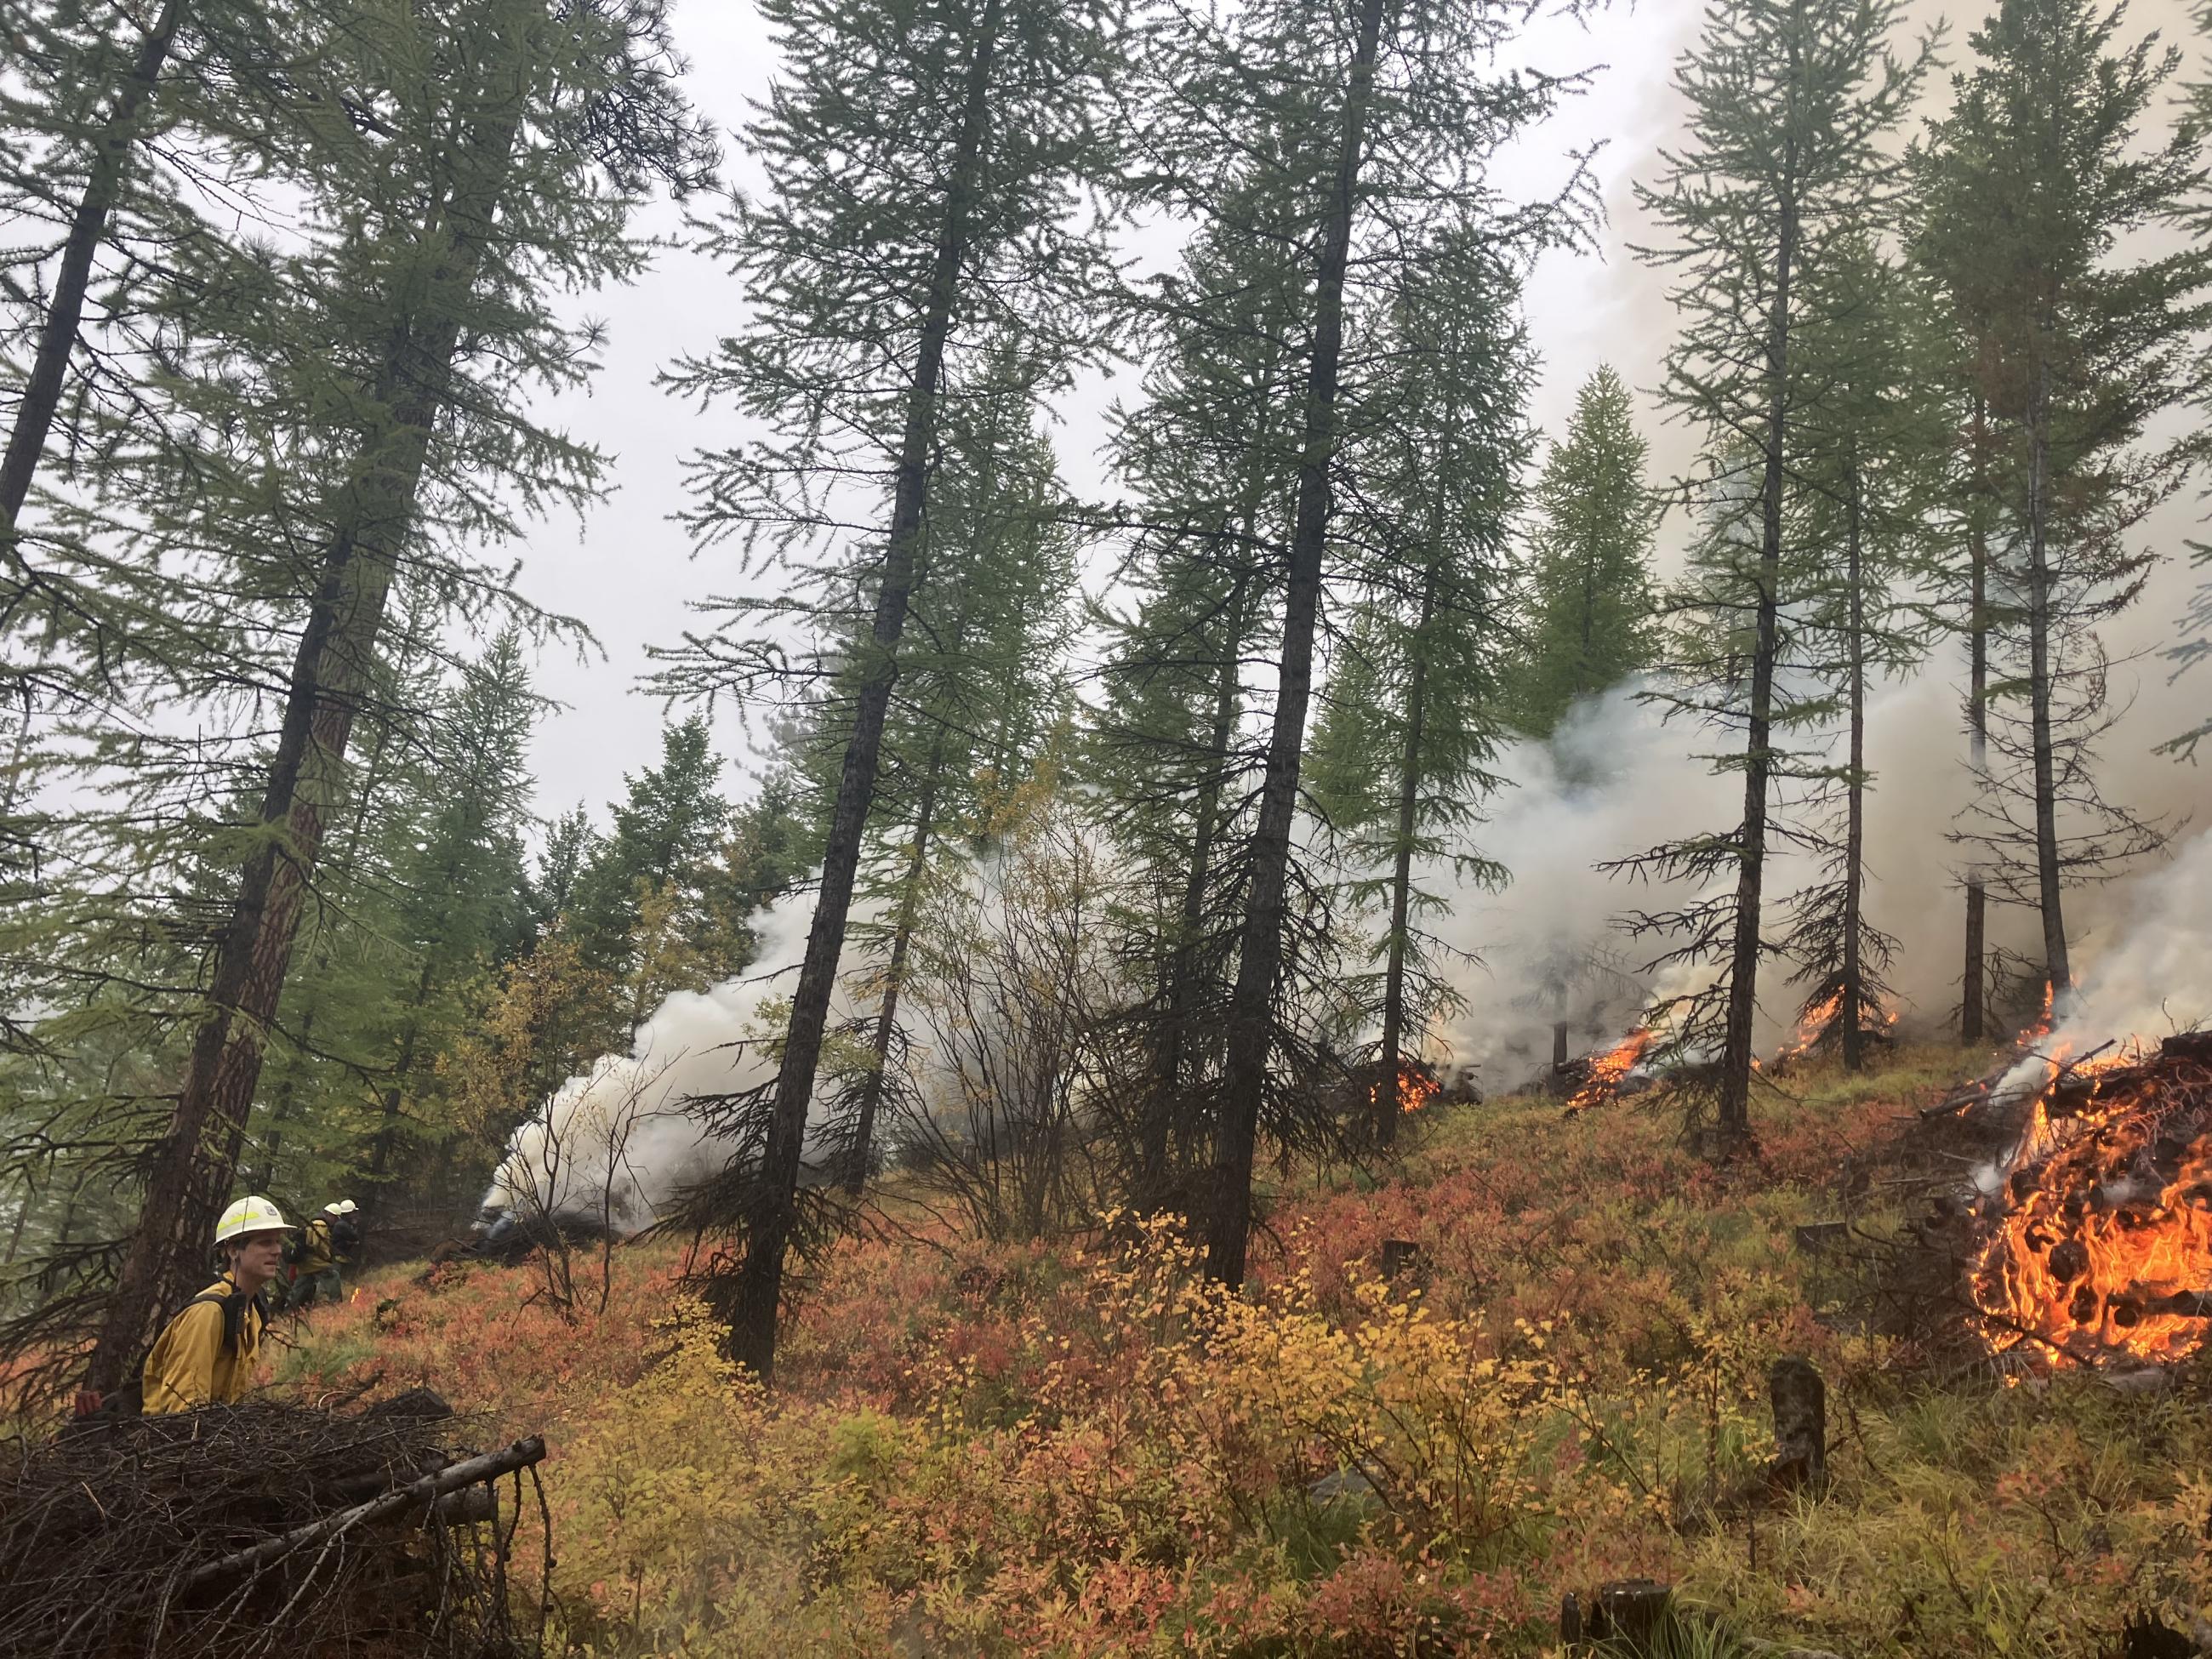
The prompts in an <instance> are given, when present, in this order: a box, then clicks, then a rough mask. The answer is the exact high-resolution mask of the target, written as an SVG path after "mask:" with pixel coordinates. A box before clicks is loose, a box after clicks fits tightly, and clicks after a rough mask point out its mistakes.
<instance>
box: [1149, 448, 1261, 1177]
mask: <svg viewBox="0 0 2212 1659" xmlns="http://www.w3.org/2000/svg"><path fill="white" fill-rule="evenodd" d="M1258 494H1259V492H1258V490H1257V489H1254V490H1252V491H1251V492H1250V493H1249V495H1248V496H1247V501H1246V506H1245V508H1244V512H1243V532H1242V533H1243V541H1242V543H1241V544H1240V545H1241V547H1242V548H1248V549H1249V547H1250V545H1251V542H1252V532H1253V529H1254V526H1255V524H1256V523H1257V521H1258V518H1259V504H1258ZM1239 556H1240V557H1242V556H1243V553H1242V552H1241V551H1240V553H1239ZM1250 580H1251V577H1250V576H1249V574H1247V573H1244V572H1242V571H1240V572H1239V573H1238V574H1237V579H1236V580H1235V581H1234V582H1233V583H1232V584H1231V587H1230V593H1229V609H1228V611H1227V614H1226V615H1225V618H1224V620H1223V623H1222V635H1221V638H1222V646H1221V662H1220V669H1219V673H1218V678H1216V679H1215V681H1214V688H1213V725H1212V729H1211V730H1210V731H1209V732H1207V734H1206V779H1205V781H1204V782H1202V783H1200V785H1199V789H1198V803H1197V810H1196V811H1195V812H1194V815H1193V818H1192V825H1191V838H1190V865H1189V867H1188V869H1186V870H1185V871H1184V872H1183V883H1182V911H1181V913H1180V915H1178V916H1177V918H1176V933H1175V938H1174V939H1173V940H1172V942H1171V943H1170V947H1169V951H1168V962H1167V974H1168V981H1167V997H1166V1003H1167V1009H1166V1018H1165V1020H1164V1029H1163V1030H1161V1032H1160V1041H1159V1047H1158V1052H1157V1054H1156V1055H1155V1057H1154V1083H1153V1089H1152V1100H1151V1101H1150V1102H1149V1103H1148V1104H1147V1106H1146V1113H1145V1121H1144V1128H1143V1140H1142V1144H1141V1146H1140V1148H1139V1155H1138V1168H1137V1192H1138V1195H1139V1205H1140V1206H1142V1207H1144V1208H1146V1209H1154V1208H1157V1207H1158V1206H1160V1205H1161V1204H1163V1203H1164V1202H1165V1201H1166V1199H1167V1181H1168V1144H1169V1141H1170V1139H1171V1138H1172V1137H1173V1135H1174V1133H1175V1127H1176V1115H1177V1111H1178V1107H1179V1105H1180V1103H1181V1102H1182V1098H1183V1079H1184V1069H1185V1066H1186V1064H1187V1060H1186V1057H1187V1056H1188V1054H1189V1051H1190V1047H1191V1042H1190V1037H1191V1030H1190V1027H1191V1024H1192V1022H1193V1021H1194V1019H1195V1018H1197V1013H1196V1009H1195V1006H1194V1005H1195V1004H1196V1002H1197V1000H1198V983H1197V980H1198V964H1197V963H1196V961H1195V960H1194V951H1196V949H1197V945H1198V934H1199V929H1200V927H1202V926H1203V925H1204V922H1205V915H1206V883H1207V881H1209V880H1210V879H1211V878H1212V873H1213V849H1214V846H1215V843H1216V842H1218V840H1219V839H1220V836H1221V787H1222V769H1223V768H1224V767H1225V766H1226V765H1227V764H1228V762H1229V740H1230V738H1231V735H1232V734H1233V733H1234V732H1235V731H1236V729H1237V707H1238V704H1239V702H1240V697H1241V694H1242V692H1243V677H1242V675H1241V674H1240V673H1239V668H1240V661H1239V655H1238V653H1239V650H1240V648H1241V647H1242V645H1243V638H1244V617H1245V605H1244V593H1245V588H1246V586H1248V584H1249V582H1250Z"/></svg>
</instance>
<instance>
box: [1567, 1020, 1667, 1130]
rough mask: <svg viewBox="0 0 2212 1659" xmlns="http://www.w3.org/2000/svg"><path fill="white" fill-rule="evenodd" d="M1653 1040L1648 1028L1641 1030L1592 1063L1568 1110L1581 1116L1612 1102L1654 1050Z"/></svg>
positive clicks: (1641, 1028) (1632, 1032)
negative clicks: (1634, 1069) (1622, 1082)
mask: <svg viewBox="0 0 2212 1659" xmlns="http://www.w3.org/2000/svg"><path fill="white" fill-rule="evenodd" d="M1651 1038H1652V1033H1651V1031H1650V1030H1649V1029H1648V1028H1646V1027H1644V1026H1638V1028H1637V1029H1636V1030H1633V1031H1631V1032H1630V1033H1629V1034H1628V1035H1627V1036H1625V1037H1623V1038H1621V1040H1620V1042H1616V1043H1614V1044H1613V1047H1612V1048H1608V1049H1607V1050H1606V1051H1605V1053H1603V1054H1600V1055H1599V1056H1598V1057H1597V1058H1596V1059H1595V1060H1592V1061H1590V1066H1589V1075H1588V1076H1587V1077H1585V1078H1584V1079H1583V1086H1582V1087H1581V1088H1579V1089H1577V1090H1576V1091H1575V1092H1574V1097H1573V1098H1571V1100H1569V1101H1568V1102H1567V1109H1568V1110H1569V1111H1571V1112H1579V1111H1582V1110H1583V1109H1585V1108H1588V1107H1591V1106H1595V1105H1597V1104H1599V1103H1601V1102H1603V1101H1607V1100H1610V1099H1612V1098H1613V1092H1614V1091H1616V1090H1618V1089H1619V1088H1620V1080H1621V1079H1623V1078H1625V1077H1626V1076H1627V1075H1628V1073H1629V1072H1630V1070H1631V1068H1632V1067H1633V1066H1635V1064H1636V1062H1637V1061H1638V1060H1641V1059H1643V1058H1644V1050H1645V1049H1646V1048H1650V1046H1651Z"/></svg>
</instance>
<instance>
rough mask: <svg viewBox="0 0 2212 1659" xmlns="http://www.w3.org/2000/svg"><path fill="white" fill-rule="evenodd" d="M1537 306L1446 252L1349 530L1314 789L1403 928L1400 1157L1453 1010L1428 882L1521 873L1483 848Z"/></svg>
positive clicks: (1392, 1028) (1393, 329)
mask: <svg viewBox="0 0 2212 1659" xmlns="http://www.w3.org/2000/svg"><path fill="white" fill-rule="evenodd" d="M1519 301H1520V290H1519V286H1518V284H1517V283H1516V282H1515V281H1514V280H1513V278H1512V276H1511V275H1510V272H1507V271H1505V270H1502V269H1500V268H1499V267H1498V266H1497V265H1496V264H1493V263H1492V262H1491V260H1490V258H1489V256H1488V255H1487V253H1486V250H1485V249H1484V248H1483V247H1482V246H1481V245H1480V242H1470V241H1463V240H1459V239H1455V238H1443V239H1439V242H1438V245H1437V250H1436V252H1435V253H1434V254H1433V255H1432V257H1431V258H1430V259H1429V260H1428V261H1427V262H1426V263H1425V268H1424V269H1422V270H1419V271H1418V272H1416V273H1410V274H1409V275H1408V277H1407V283H1406V288H1405V291H1404V292H1403V294H1402V295H1400V297H1399V298H1398V300H1397V302H1396V303H1395V305H1394V306H1393V307H1391V313H1390V316H1389V320H1388V325H1387V327H1388V332H1387V334H1385V335H1384V336H1383V338H1382V340H1380V341H1378V346H1379V348H1380V349H1381V351H1382V353H1383V354H1384V355H1385V356H1386V357H1387V359H1388V360H1389V362H1390V365H1391V368H1390V373H1389V378H1388V380H1386V381H1384V383H1383V384H1382V385H1381V386H1378V387H1377V388H1376V390H1375V392H1373V393H1372V394H1371V396H1370V404H1371V406H1370V407H1369V408H1367V409H1365V410H1362V411H1361V422H1360V424H1361V427H1362V428H1363V429H1362V431H1361V433H1360V435H1359V437H1358V439H1357V441H1356V443H1357V455H1356V459H1354V462H1353V465H1355V466H1356V467H1357V468H1358V474H1359V476H1360V477H1361V478H1362V479H1363V481H1364V489H1363V491H1362V501H1361V505H1360V507H1358V508H1355V509H1353V511H1352V512H1351V513H1348V514H1347V515H1346V516H1347V518H1349V519H1351V520H1353V521H1354V523H1355V524H1356V526H1357V527H1356V528H1355V529H1353V530H1352V536H1353V537H1354V538H1356V539H1357V540H1358V542H1359V543H1361V544H1363V551H1364V557H1361V558H1360V560H1359V568H1358V585H1359V587H1360V588H1361V589H1362V590H1363V592H1364V598H1363V599H1362V601H1361V603H1360V604H1359V605H1358V609H1357V611H1356V612H1355V617H1356V620H1355V621H1354V623H1353V624H1352V629H1351V630H1350V635H1349V637H1348V638H1347V639H1346V641H1344V642H1343V643H1342V644H1341V645H1340V647H1338V651H1337V655H1336V662H1335V666H1334V671H1333V672H1332V674H1331V677H1330V681H1329V684H1328V688H1327V690H1325V691H1324V693H1323V695H1322V722H1321V726H1320V728H1319V730H1318V731H1317V732H1316V736H1315V739H1314V754H1313V760H1312V769H1313V783H1312V788H1313V792H1314V793H1315V795H1316V799H1318V801H1319V802H1320V805H1321V807H1322V811H1323V812H1324V814H1325V815H1326V816H1327V817H1328V819H1329V821H1330V824H1331V827H1332V828H1333V829H1334V830H1335V832H1336V833H1337V835H1338V836H1340V838H1341V840H1342V842H1343V848H1344V853H1345V854H1346V858H1347V860H1348V861H1349V862H1350V863H1351V865H1352V868H1353V869H1354V871H1355V872H1358V874H1357V875H1356V877H1355V878H1354V880H1353V882H1352V895H1353V897H1354V900H1355V902H1358V903H1360V904H1362V905H1367V904H1374V903H1379V904H1381V905H1382V906H1383V908H1385V910H1386V911H1387V915H1388V920H1387V921H1386V923H1385V925H1384V928H1383V937H1382V939H1381V941H1380V947H1381V948H1380V955H1381V957H1382V960H1383V972H1382V982H1381V985H1380V987H1378V989H1379V996H1378V997H1377V998H1376V1012H1377V1014H1378V1015H1379V1018H1380V1019H1381V1022H1382V1041H1381V1045H1380V1050H1379V1053H1378V1054H1377V1057H1376V1060H1377V1064H1376V1075H1377V1078H1378V1079H1379V1080H1378V1081H1377V1082H1376V1084H1375V1085H1372V1091H1373V1100H1372V1105H1373V1113H1372V1117H1373V1126H1372V1131H1371V1133H1372V1135H1373V1138H1374V1139H1375V1141H1376V1144H1378V1145H1380V1146H1389V1144H1390V1143H1391V1141H1392V1140H1393V1139H1395V1136H1396V1133H1397V1127H1398V1119H1399V1116H1400V1113H1401V1105H1400V1101H1399V1098H1398V1085H1397V1079H1399V1078H1400V1076H1401V1068H1402V1066H1403V1060H1404V1055H1405V1054H1406V1052H1407V1048H1408V1047H1409V1046H1411V1047H1413V1048H1418V1045H1419V1033H1420V1031H1421V1030H1424V1029H1425V1027H1426V1026H1427V1024H1428V1023H1429V1022H1430V1021H1431V1020H1432V1019H1434V1018H1437V1016H1439V1015H1441V1014H1445V1013H1449V1012H1452V1010H1453V1008H1454V1006H1455V997H1454V995H1453V994H1452V992H1451V991H1450V988H1449V985H1448V983H1447V982H1446V981H1444V980H1443V976H1442V975H1441V973H1440V972H1439V970H1438V962H1437V958H1438V955H1439V947H1438V946H1437V944H1436V942H1435V940H1434V939H1432V938H1431V936H1430V935H1429V934H1428V933H1425V931H1424V930H1423V928H1422V927H1421V926H1420V917H1421V916H1422V915H1424V914H1425V913H1434V912H1436V911H1439V910H1443V909H1447V908H1449V905H1450V903H1451V900H1450V897H1449V895H1438V894H1436V893H1433V892H1431V891H1429V890H1425V888H1424V887H1422V886H1421V885H1420V878H1421V876H1422V875H1423V874H1424V873H1425V872H1427V871H1429V870H1434V869H1441V870H1443V871H1445V872H1449V875H1450V877H1451V878H1452V880H1453V883H1454V884H1455V886H1456V885H1461V884H1496V883H1497V882H1498V881H1499V880H1500V879H1501V878H1503V876H1504V872H1503V871H1502V870H1501V869H1500V868H1499V867H1498V866H1497V865H1495V864H1494V863H1492V861H1490V860H1486V859H1483V858H1480V857H1479V856H1477V855H1476V854H1475V853H1474V850H1473V848H1472V847H1471V845H1470V844H1469V842H1468V836H1469V835H1470V832H1471V831H1472V829H1473V827H1474V823H1476V822H1477V821H1478V818H1479V816H1480V802H1481V800H1482V798H1483V797H1484V796H1486V794H1488V793H1491V792H1492V790H1494V789H1495V788H1496V787H1497V786H1498V779H1497V778H1496V777H1495V776H1493V775H1492V774H1491V773H1489V772H1488V771H1487V770H1486V766H1487V763H1488V762H1489V761H1490V759H1491V757H1492V755H1493V754H1494V752H1495V750H1496V745H1497V741H1498V732H1499V730H1500V720H1501V714H1500V709H1501V704H1502V702H1503V696H1502V694H1503V690H1504V687H1503V684H1502V679H1501V676H1500V675H1499V673H1498V670H1497V667H1496V664H1497V662H1498V657H1499V655H1500V654H1501V646H1502V643H1503V640H1504V619H1503V617H1502V616H1501V614H1500V612H1501V611H1502V609H1503V605H1504V599H1503V595H1504V593H1505V592H1507V591H1508V590H1509V588H1510V582H1511V573H1510V556H1509V553H1508V546H1509V543H1510V533H1511V526H1512V522H1513V519H1514V515H1515V511H1516V506H1517V503H1518V497H1519V493H1520V472H1521V469H1522V465H1523V464H1524V463H1525V462H1526V460H1527V459H1528V452H1529V449H1530V447H1531V443H1530V437H1529V434H1528V422H1527V415H1526V404H1527V399H1528V386H1529V382H1530V380H1531V379H1532V376H1533V369H1532V366H1531V363H1530V359H1529V353H1528V341H1527V338H1526V335H1525V332H1524V331H1523V330H1522V326H1521V324H1520V320H1519V318H1518V315H1517V312H1518V307H1519ZM1370 871H1372V872H1375V873H1373V874H1369V873H1367V872H1370ZM1409 1033H1410V1034H1412V1036H1413V1042H1412V1044H1410V1045H1409V1043H1408V1035H1409Z"/></svg>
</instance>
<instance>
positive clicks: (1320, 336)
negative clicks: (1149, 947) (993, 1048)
mask: <svg viewBox="0 0 2212 1659" xmlns="http://www.w3.org/2000/svg"><path fill="white" fill-rule="evenodd" d="M1384 4H1385V0H1365V3H1364V5H1363V6H1362V7H1361V8H1360V15H1359V40H1358V47H1357V49H1356V50H1355V52H1354V53H1353V56H1352V73H1351V76H1350V80H1349V82H1348V84H1347V86H1346V90H1345V100H1344V132H1343V137H1342V139H1341V142H1340V149H1339V150H1338V152H1337V161H1336V180H1335V188H1334V201H1333V203H1332V204H1331V206H1330V213H1329V220H1328V225H1327V227H1326V229H1325V233H1324V240H1323V243H1322V255H1321V262H1320V267H1319V270H1317V272H1316V280H1315V285H1314V301H1315V305H1314V332H1313V357H1312V361H1311V362H1310V365H1309V368H1308V370H1307V374H1306V395H1305V410H1304V441H1303V443H1302V445H1301V447H1300V453H1299V456H1298V492H1297V514H1296V517H1295V519H1294V520H1293V522H1292V529H1291V551H1290V568H1289V572H1288V581H1287V584H1286V587H1285V594H1284V605H1283V656H1282V668H1281V673H1280V677H1279V680H1278V682H1277V687H1276V693H1275V716H1274V725H1273V731H1272V732H1270V734H1269V737H1268V741H1267V773H1266V776H1265V779H1264V781H1262V783H1261V791H1260V814H1259V822H1258V823H1257V824H1256V825H1255V829H1254V831H1253V837H1252V876H1251V890H1250V892H1249V896H1248V897H1247V900H1246V909H1245V914H1244V927H1243V938H1242V939H1241V940H1240V941H1239V945H1238V951H1237V980H1236V983H1235V986H1234V987H1233V988H1232V989H1231V994H1230V1010H1229V1053H1228V1061H1227V1066H1226V1075H1225V1078H1224V1079H1223V1099H1222V1111H1221V1122H1220V1126H1219V1131H1218V1141H1217V1144H1216V1149H1215V1162H1214V1169H1213V1171H1212V1188H1213V1190H1212V1193H1211V1194H1209V1195H1208V1196H1209V1198H1210V1200H1211V1202H1210V1203H1209V1205H1208V1206H1207V1209H1208V1213H1207V1215H1206V1273H1207V1274H1208V1275H1209V1276H1210V1277H1212V1278H1213V1279H1217V1280H1218V1281H1220V1282H1221V1283H1223V1284H1225V1285H1241V1284H1243V1280H1244V1253H1245V1249H1246V1246H1247V1244H1248V1243H1249V1234H1250V1231H1251V1225H1252V1159H1253V1154H1254V1152H1255V1150H1256V1148H1257V1147H1258V1145H1259V1135H1260V1108H1261V1102H1262V1100H1263V1098H1264V1097H1265V1096H1266V1093H1267V1058H1268V1054H1269V1053H1270V1051H1271V1050H1272V1049H1273V1046H1274V1020H1273V1015H1274V996H1275V979H1276V975H1277V973H1278V972H1279V969H1280V968H1281V966H1282V957H1283V927H1284V923H1285V895H1286V894H1287V892H1288V889H1289V880H1290V862H1291V818H1292V817H1293V815H1294V814H1295V813H1296V811H1297V795H1298V762H1299V758H1300V756H1301V753H1302V751H1303V750H1304V746H1305V730H1306V710H1307V706H1308V704H1309V703H1310V702H1311V700H1312V696H1313V653H1314V632H1315V628H1316V623H1317V622H1318V619H1319V617H1320V611H1321V588H1322V552H1323V550H1324V544H1326V542H1327V540H1328V519H1329V476H1328V475H1329V467H1330V464H1331V462H1332V461H1333V460H1334V457H1335V453H1336V424H1337V422H1336V401H1337V386H1338V378H1339V372H1340V362H1339V360H1340V357H1341V356H1342V353H1343V349H1344V280H1345V271H1346V267H1347V265H1348V264H1349V263H1350V260H1351V254H1352V210H1353V205H1354V199H1355V196H1356V192H1357V190H1358V182H1359V164H1360V159H1361V150H1362V149H1363V147H1364V141H1365V137H1366V128H1367V106H1368V100H1369V96H1370V88H1371V86H1372V84H1373V82H1374V78H1375V58H1376V48H1377V45H1378V43H1379V41H1380V39H1381V36H1382V32H1383V6H1384Z"/></svg>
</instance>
